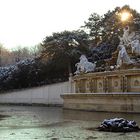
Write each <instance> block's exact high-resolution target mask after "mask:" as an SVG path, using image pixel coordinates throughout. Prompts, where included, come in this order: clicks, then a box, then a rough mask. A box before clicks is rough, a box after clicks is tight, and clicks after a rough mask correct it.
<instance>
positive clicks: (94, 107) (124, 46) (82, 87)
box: [61, 26, 140, 112]
mask: <svg viewBox="0 0 140 140" xmlns="http://www.w3.org/2000/svg"><path fill="white" fill-rule="evenodd" d="M123 31H124V33H123V36H122V37H119V38H120V44H119V45H118V48H117V50H116V51H115V52H114V53H113V54H112V58H111V59H110V60H108V61H107V62H106V63H107V65H108V66H109V67H110V69H109V70H106V71H104V72H95V71H96V64H95V63H94V64H93V63H91V62H88V60H87V58H86V57H85V56H81V59H80V62H79V63H78V66H77V71H76V72H75V74H76V75H75V76H73V77H72V78H71V79H72V80H71V87H73V90H72V91H71V92H72V93H70V94H64V95H61V97H62V98H63V99H64V108H66V109H79V110H89V111H108V112H140V57H139V56H140V42H139V40H140V35H139V34H138V32H130V31H129V26H126V27H125V28H124V30H123ZM89 66H90V67H89ZM112 69H113V70H112Z"/></svg>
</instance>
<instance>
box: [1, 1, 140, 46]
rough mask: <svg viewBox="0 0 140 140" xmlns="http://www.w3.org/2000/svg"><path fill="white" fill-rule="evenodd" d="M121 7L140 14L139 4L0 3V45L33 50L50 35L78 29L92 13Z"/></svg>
mask: <svg viewBox="0 0 140 140" xmlns="http://www.w3.org/2000/svg"><path fill="white" fill-rule="evenodd" d="M125 4H127V5H130V7H131V8H133V9H136V10H137V11H138V12H140V8H139V6H140V2H139V0H0V21H1V22H0V43H2V44H3V46H4V47H6V48H10V49H11V48H15V47H17V46H29V47H30V46H34V45H36V44H39V43H40V42H42V40H43V39H44V38H45V37H46V36H47V35H51V34H52V33H53V32H61V31H64V30H69V31H72V30H76V29H79V28H80V26H82V25H84V21H87V19H88V18H89V16H90V14H91V13H93V12H96V13H98V14H100V15H103V14H105V13H106V12H107V11H108V10H113V9H114V8H115V7H117V6H124V5H125Z"/></svg>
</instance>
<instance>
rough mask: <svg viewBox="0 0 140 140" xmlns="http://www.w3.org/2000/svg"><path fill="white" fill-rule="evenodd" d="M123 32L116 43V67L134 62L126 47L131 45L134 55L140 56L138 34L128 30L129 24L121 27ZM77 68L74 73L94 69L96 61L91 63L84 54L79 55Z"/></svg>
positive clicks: (139, 37) (139, 38)
mask: <svg viewBox="0 0 140 140" xmlns="http://www.w3.org/2000/svg"><path fill="white" fill-rule="evenodd" d="M123 31H124V33H123V36H122V37H119V38H120V44H119V45H118V50H119V53H118V58H117V66H116V68H120V67H121V66H122V65H123V64H124V63H125V64H134V63H135V62H134V61H133V60H131V58H130V56H129V55H128V53H127V49H128V48H129V47H131V48H130V49H131V51H132V53H133V54H135V55H136V56H140V41H139V40H140V36H139V35H136V33H135V32H130V30H129V26H127V27H125V28H124V29H123ZM75 66H76V67H77V70H76V72H75V74H80V73H88V72H93V71H95V68H96V63H91V62H89V61H88V59H87V58H86V56H85V55H81V57H80V62H79V63H77V64H76V65H75Z"/></svg>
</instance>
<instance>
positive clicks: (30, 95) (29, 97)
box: [0, 82, 71, 105]
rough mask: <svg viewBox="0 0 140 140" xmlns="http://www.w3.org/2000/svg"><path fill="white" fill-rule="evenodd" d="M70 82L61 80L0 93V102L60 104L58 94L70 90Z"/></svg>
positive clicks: (60, 100)
mask: <svg viewBox="0 0 140 140" xmlns="http://www.w3.org/2000/svg"><path fill="white" fill-rule="evenodd" d="M70 87H71V86H70V83H69V82H63V83H57V84H52V85H47V86H41V87H35V88H30V89H25V90H20V91H14V92H7V93H1V94H0V103H12V104H18V103H23V104H36V103H38V104H52V105H53V104H58V105H59V104H62V103H63V100H62V99H61V97H60V94H64V93H69V92H70V90H71V89H70Z"/></svg>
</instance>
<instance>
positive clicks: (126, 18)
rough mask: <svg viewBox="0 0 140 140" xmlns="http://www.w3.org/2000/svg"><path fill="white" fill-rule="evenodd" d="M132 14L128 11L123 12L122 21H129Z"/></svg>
mask: <svg viewBox="0 0 140 140" xmlns="http://www.w3.org/2000/svg"><path fill="white" fill-rule="evenodd" d="M130 16H131V14H130V13H129V12H127V11H124V12H122V13H121V21H127V20H128V19H129V18H130Z"/></svg>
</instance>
